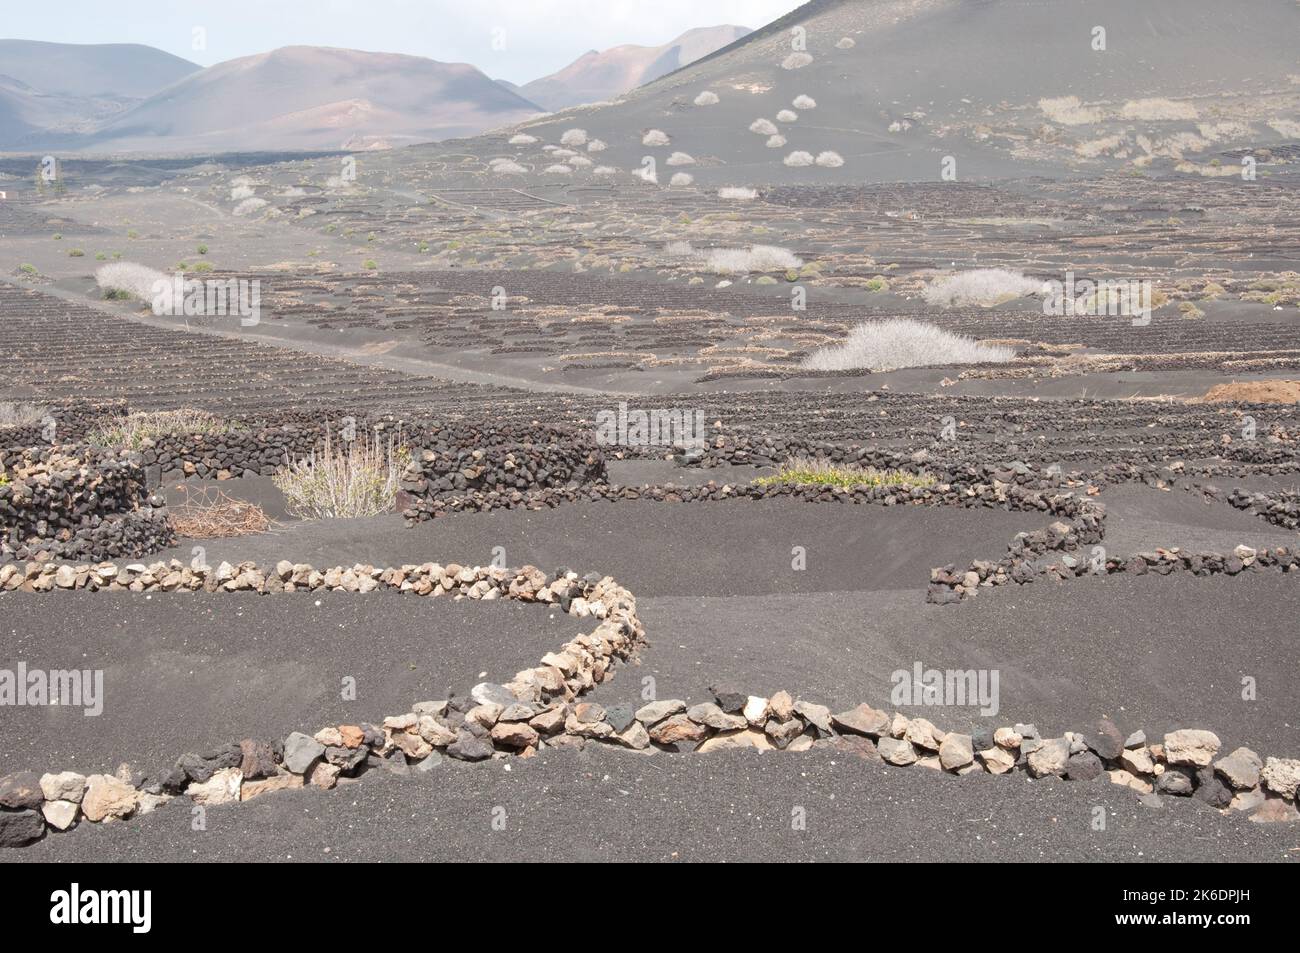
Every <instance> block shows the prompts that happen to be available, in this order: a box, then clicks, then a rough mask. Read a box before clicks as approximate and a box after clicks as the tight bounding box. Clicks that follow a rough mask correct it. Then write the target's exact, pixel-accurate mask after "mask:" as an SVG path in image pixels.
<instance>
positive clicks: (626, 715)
mask: <svg viewBox="0 0 1300 953" xmlns="http://www.w3.org/2000/svg"><path fill="white" fill-rule="evenodd" d="M635 717H636V715H635V713H634V709H633V708H632V706H631V705H629V704H619V705H611V706H610V707H609V708H606V709H605V721H607V722H609V724H610V725H612V726H613V728H614V730H615V731H620V732H621V731H625V730H627V728H628V726H629V725H631V724H632V722H633V720H634V719H635Z"/></svg>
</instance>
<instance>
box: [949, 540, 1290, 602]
mask: <svg viewBox="0 0 1300 953" xmlns="http://www.w3.org/2000/svg"><path fill="white" fill-rule="evenodd" d="M1176 572H1188V573H1191V574H1192V575H1194V576H1217V575H1227V576H1237V575H1241V574H1243V573H1260V572H1282V573H1297V574H1300V546H1293V547H1287V546H1279V547H1276V548H1273V549H1255V548H1254V547H1251V546H1246V545H1240V546H1237V547H1236V548H1235V549H1233V551H1232V552H1231V553H1228V554H1224V553H1217V552H1207V553H1185V552H1183V551H1182V550H1181V549H1179V548H1178V547H1170V548H1168V549H1156V550H1155V551H1154V552H1149V553H1136V554H1134V555H1132V556H1127V557H1113V556H1107V557H1105V558H1104V559H1102V558H1090V557H1089V556H1088V555H1087V554H1086V553H1084V552H1080V553H1061V554H1060V555H1059V556H1057V557H1055V558H1050V559H1033V558H1023V557H1018V556H1007V557H1005V558H1003V559H1002V560H999V561H998V562H989V561H984V560H975V561H974V562H972V563H971V565H970V568H969V569H967V570H965V571H961V570H957V569H956V568H955V567H953V566H944V567H942V568H939V569H932V570H931V571H930V587H929V589H928V590H927V591H926V601H927V602H931V603H935V604H937V605H947V604H949V603H953V602H960V601H961V600H962V599H966V598H969V597H971V596H973V595H975V594H976V593H977V592H978V591H979V590H980V589H981V588H989V587H993V586H1005V585H1008V584H1010V583H1015V584H1017V585H1026V584H1028V583H1032V582H1038V581H1053V582H1063V581H1065V580H1068V579H1080V578H1083V577H1085V576H1109V575H1115V574H1118V573H1128V574H1130V575H1136V576H1143V575H1146V574H1147V573H1154V574H1156V575H1159V576H1167V575H1170V574H1171V573H1176Z"/></svg>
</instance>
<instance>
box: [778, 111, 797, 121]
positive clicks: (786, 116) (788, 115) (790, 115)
mask: <svg viewBox="0 0 1300 953" xmlns="http://www.w3.org/2000/svg"><path fill="white" fill-rule="evenodd" d="M776 121H777V122H798V121H799V114H798V113H797V112H795V111H794V110H793V109H782V110H781V111H780V112H779V113H777V114H776Z"/></svg>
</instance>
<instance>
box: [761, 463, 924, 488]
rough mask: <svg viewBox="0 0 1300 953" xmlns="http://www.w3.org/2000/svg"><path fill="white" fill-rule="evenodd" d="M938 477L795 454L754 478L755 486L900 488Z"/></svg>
mask: <svg viewBox="0 0 1300 953" xmlns="http://www.w3.org/2000/svg"><path fill="white" fill-rule="evenodd" d="M938 482H939V481H938V480H936V479H935V478H934V477H933V476H931V475H930V474H928V473H909V472H908V471H906V470H878V469H876V468H875V467H860V466H858V465H856V464H848V463H832V462H830V461H829V460H822V459H814V458H808V457H798V458H796V459H793V460H789V461H787V462H786V463H783V464H782V465H781V466H780V468H779V469H778V470H777V472H776V473H774V474H772V475H771V476H764V477H759V478H757V479H756V480H754V483H755V484H756V485H758V486H774V485H777V484H788V485H790V486H832V487H843V488H845V489H852V488H854V487H860V486H871V487H877V486H887V487H898V488H899V489H909V490H910V489H912V488H914V487H932V486H935V485H936V484H937V483H938Z"/></svg>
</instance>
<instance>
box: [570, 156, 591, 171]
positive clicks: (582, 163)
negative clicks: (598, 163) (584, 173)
mask: <svg viewBox="0 0 1300 953" xmlns="http://www.w3.org/2000/svg"><path fill="white" fill-rule="evenodd" d="M569 165H571V166H573V167H574V168H575V169H590V168H591V166H592V161H591V160H590V159H588V158H587V157H586V156H574V157H573V158H571V159H570V160H569Z"/></svg>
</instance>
